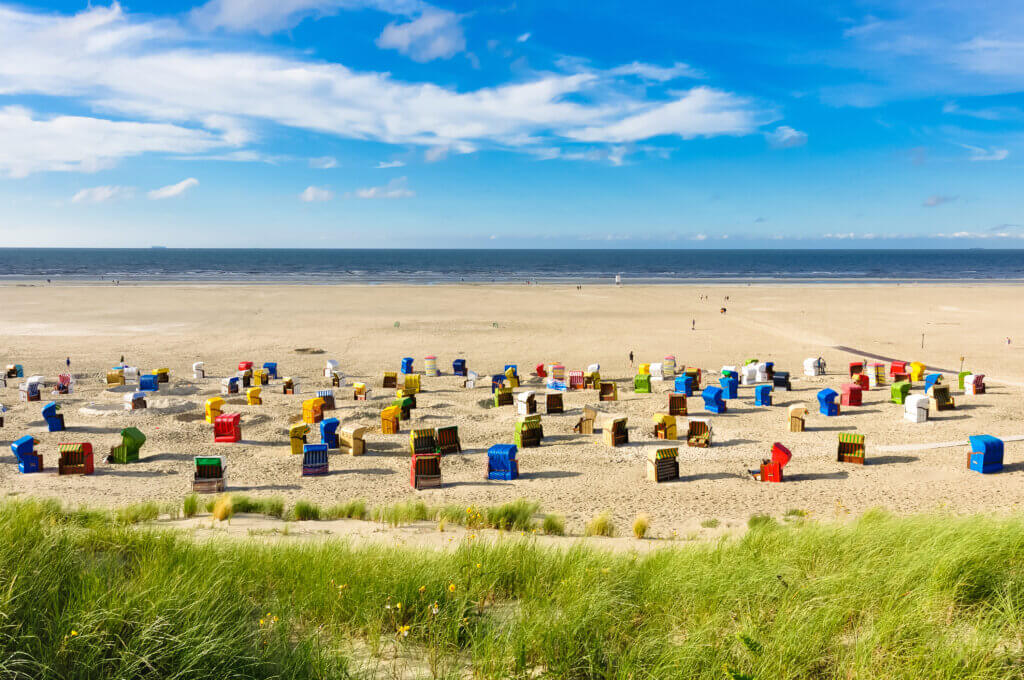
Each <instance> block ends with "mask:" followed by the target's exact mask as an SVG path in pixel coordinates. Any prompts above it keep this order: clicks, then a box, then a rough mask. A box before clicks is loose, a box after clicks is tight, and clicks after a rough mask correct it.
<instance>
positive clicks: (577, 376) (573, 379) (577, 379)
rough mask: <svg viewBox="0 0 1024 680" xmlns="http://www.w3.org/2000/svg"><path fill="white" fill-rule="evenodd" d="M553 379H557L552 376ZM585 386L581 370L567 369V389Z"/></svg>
mask: <svg viewBox="0 0 1024 680" xmlns="http://www.w3.org/2000/svg"><path fill="white" fill-rule="evenodd" d="M552 379H553V380H558V378H555V377H554V376H552ZM586 386H587V382H586V379H585V378H584V377H583V371H569V389H570V390H582V389H584V388H585V387H586Z"/></svg>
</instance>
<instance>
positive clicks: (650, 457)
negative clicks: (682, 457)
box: [647, 447, 679, 484]
mask: <svg viewBox="0 0 1024 680" xmlns="http://www.w3.org/2000/svg"><path fill="white" fill-rule="evenodd" d="M647 479H649V480H650V481H652V482H655V483H656V484H661V483H662V482H671V481H672V480H674V479H679V449H678V448H677V447H670V448H652V449H650V450H649V451H648V452H647Z"/></svg>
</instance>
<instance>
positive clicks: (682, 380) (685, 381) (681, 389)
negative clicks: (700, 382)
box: [673, 375, 693, 397]
mask: <svg viewBox="0 0 1024 680" xmlns="http://www.w3.org/2000/svg"><path fill="white" fill-rule="evenodd" d="M673 389H675V391H676V392H678V393H680V394H683V395H685V396H687V397H692V396H693V378H692V377H691V376H688V375H680V376H677V377H676V380H675V383H673Z"/></svg>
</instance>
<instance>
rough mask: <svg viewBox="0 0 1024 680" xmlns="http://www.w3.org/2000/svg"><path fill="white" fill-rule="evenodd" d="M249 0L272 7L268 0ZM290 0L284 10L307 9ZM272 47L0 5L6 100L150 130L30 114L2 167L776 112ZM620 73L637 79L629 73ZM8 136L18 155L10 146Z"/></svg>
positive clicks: (459, 145) (122, 19)
mask: <svg viewBox="0 0 1024 680" xmlns="http://www.w3.org/2000/svg"><path fill="white" fill-rule="evenodd" d="M382 1H383V0H382ZM252 2H253V3H255V4H257V5H259V7H260V8H265V7H266V3H264V2H263V0H252ZM296 2H298V0H295V2H292V1H291V0H282V1H281V3H280V5H281V8H282V9H286V8H288V7H291V8H294V7H297V6H299V5H302V7H306V8H308V7H309V6H310V5H309V4H308V3H306V4H302V3H301V2H298V4H296ZM228 5H230V6H231V7H233V8H235V9H237V8H239V7H243V6H244V3H243V4H242V5H240V4H238V2H235V1H232V2H227V0H222V2H221V3H220V6H222V9H223V8H224V7H227V6H228ZM209 6H210V5H207V6H204V7H209ZM318 6H319V5H318ZM417 7H422V5H417ZM396 11H397V10H396ZM411 11H414V12H415V11H419V10H416V9H415V8H413V10H411ZM437 12H442V13H443V11H441V10H437V11H436V12H435V11H434V10H430V11H428V10H422V15H420V18H423V17H426V16H428V15H430V16H431V17H433V19H432V20H433V21H435V22H437V21H439V22H440V23H439V24H436V25H441V26H448V27H449V29H451V30H452V31H454V30H455V29H453V28H452V26H453V24H452V21H454V19H452V17H448V18H444V17H441V19H438V16H437ZM286 14H287V13H286ZM449 14H450V13H449ZM231 16H237V17H242V16H243V15H242V14H232V15H231ZM287 16H291V14H287ZM452 16H454V15H452ZM225 21H226V20H225ZM416 21H418V19H414V20H413V21H412V22H409V23H415V22H416ZM427 23H429V22H427ZM218 25H220V24H218ZM224 25H225V26H228V25H231V26H234V24H224ZM401 26H406V24H402V25H401ZM421 26H423V24H421ZM395 30H396V31H397V33H395V32H393V36H392V38H393V41H394V42H393V43H390V42H389V41H386V42H389V44H394V45H395V46H396V48H397V47H401V49H408V50H409V52H410V54H413V53H415V54H413V56H414V58H427V57H428V56H430V55H434V56H443V55H444V54H448V53H450V52H451V50H452V49H454V47H453V45H454V43H453V40H454V42H455V43H457V42H459V41H461V40H462V38H461V30H460V31H459V32H458V37H457V38H452V37H451V36H452V35H454V33H451V34H450V35H449V37H448V38H442V39H439V40H434V39H433V38H429V39H428V38H426V36H427V35H428V33H429V31H427V32H424V31H421V30H419V29H415V30H414V29H412V28H409V27H406V28H402V29H401V30H398V29H397V28H396V29H395ZM399 36H404V38H400V37H399ZM406 38H407V39H408V40H406ZM263 49H264V51H262V52H260V51H256V50H255V49H252V48H250V49H248V50H244V51H243V50H240V49H238V48H237V43H236V42H235V41H226V42H223V43H221V42H217V41H216V40H214V39H212V38H211V39H209V40H208V41H207V42H206V43H204V44H202V45H201V46H200V47H197V46H196V43H195V42H194V41H193V40H192V39H190V38H189V36H188V34H187V32H185V31H184V30H183V28H182V27H181V26H180V25H178V24H176V23H174V22H173V21H170V20H149V19H145V18H136V17H133V16H129V15H128V14H126V13H125V12H124V11H123V10H122V9H121V8H120V7H119V6H117V5H113V6H111V7H110V8H90V9H86V10H83V11H82V12H80V13H79V14H76V15H73V16H69V15H61V14H50V13H47V14H38V13H33V12H28V11H23V10H16V9H10V8H7V7H5V6H2V5H0V96H3V95H8V96H13V95H38V96H41V97H56V98H65V99H70V100H72V101H73V102H74V103H75V104H76V105H77V106H84V107H90V106H91V107H93V108H94V109H96V110H98V111H102V112H104V113H105V114H113V115H116V116H118V117H122V118H125V117H136V118H141V119H144V120H146V121H154V122H125V121H113V120H106V119H100V118H74V119H68V120H66V121H65V119H63V118H62V119H59V120H62V121H64V122H62V123H61V125H65V124H70V123H71V121H78V123H77V124H76V125H74V126H72V127H74V129H73V130H71V131H58V132H59V134H58V135H57V136H56V137H55V138H53V139H54V141H53V142H52V143H50V142H49V141H48V139H50V138H51V137H52V135H50V134H49V132H50V130H51V129H53V128H56V127H60V126H57V125H52V126H44V125H43V121H35V122H36V123H38V125H39V126H41V127H46V128H47V130H46V131H43V130H37V131H35V133H34V134H33V135H32V136H31V139H32V140H34V141H32V142H26V143H21V142H19V137H24V135H22V134H21V130H20V129H17V130H15V131H13V132H10V133H9V134H8V136H6V137H2V138H0V171H6V172H7V173H8V174H27V173H28V172H35V171H38V170H47V169H65V170H72V169H74V170H89V169H97V168H100V167H110V166H112V165H114V164H115V163H116V162H117V160H118V159H120V158H123V157H125V156H130V155H135V154H139V153H145V152H147V151H164V152H168V153H175V154H202V153H209V152H211V151H219V152H220V153H218V154H217V155H212V154H211V156H209V158H211V159H213V158H220V159H223V160H246V159H247V158H246V155H247V154H248V159H251V160H266V159H267V157H266V156H264V155H261V154H259V153H258V152H255V151H252V150H249V149H235V150H233V151H222V148H223V147H231V146H235V147H237V146H239V145H241V144H245V143H248V142H249V141H251V140H252V139H254V135H253V132H252V130H265V129H272V128H271V126H274V125H277V126H285V127H290V128H296V129H301V130H304V131H310V132H315V133H321V134H329V135H334V136H337V137H342V138H348V139H359V140H369V141H375V142H383V143H387V144H400V145H407V146H408V145H411V146H419V147H421V148H427V149H438V150H436V151H433V152H432V154H431V155H435V156H436V155H442V154H443V153H444V152H443V151H441V150H440V149H442V148H445V149H450V150H451V151H454V152H457V153H468V152H470V151H473V150H476V149H479V148H505V149H518V150H522V151H526V152H532V151H533V150H535V149H538V148H545V147H551V146H555V145H557V144H562V143H565V142H570V141H583V142H591V143H602V144H605V143H607V144H623V143H627V142H633V141H638V140H643V139H649V138H652V137H657V136H662V135H677V136H679V137H682V138H687V139H688V138H692V137H697V136H707V137H711V136H717V135H743V134H750V133H752V132H755V131H756V130H757V128H758V127H760V126H761V125H763V124H765V123H766V122H770V120H772V118H773V116H772V115H771V114H770V113H768V112H765V111H763V110H762V109H761V107H759V106H758V105H756V104H755V103H754V102H752V101H750V100H748V99H746V98H743V97H740V96H737V95H734V94H732V93H728V92H724V91H720V90H716V89H713V88H710V87H701V88H694V89H691V90H688V91H683V92H670V93H667V94H657V95H655V96H654V98H651V97H649V96H648V94H647V93H646V91H645V89H644V88H639V89H638V88H637V87H636V84H635V83H632V82H629V78H630V76H626V75H622V74H618V75H616V74H614V73H612V72H610V71H595V70H589V71H582V72H573V73H551V72H545V73H533V74H529V75H527V76H526V77H525V78H523V79H522V80H520V81H517V82H513V83H507V84H500V85H496V86H493V87H484V88H479V89H475V90H457V89H455V88H452V87H442V86H439V85H435V84H432V83H429V82H426V83H425V82H404V81H400V80H396V79H395V78H393V77H392V76H391V75H390V74H387V73H375V72H358V71H353V70H351V69H349V68H347V67H345V66H343V65H341V64H338V63H332V62H325V61H319V60H315V59H313V58H311V57H307V56H303V55H297V54H295V53H293V52H278V51H277V49H276V48H274V47H269V46H268V47H264V48H263ZM626 68H627V70H630V71H636V69H635V68H634V66H633V65H629V66H628V67H626ZM672 68H675V67H672ZM21 117H22V118H23V119H25V120H27V121H28V122H25V121H23V124H22V125H21V126H20V127H25V126H27V125H28V124H29V122H33V121H32V119H31V117H30V115H29V114H27V113H25V114H24V115H22V116H21ZM55 120H56V119H55ZM84 121H92V125H94V126H103V127H104V128H106V129H109V131H110V135H105V134H92V133H90V131H88V130H83V129H81V128H82V127H85V123H84ZM93 132H95V131H93ZM3 134H4V132H3V131H2V130H0V135H3ZM90 134H91V136H90ZM93 137H95V139H93ZM122 137H123V139H122ZM8 139H10V140H12V141H13V146H12V145H9V144H4V142H5V141H7V140H8ZM110 139H113V140H114V142H115V143H114V144H109V143H108V141H109V140H110ZM37 142H41V144H40V143H37ZM12 149H13V150H12ZM83 150H84V151H86V152H87V153H83ZM51 156H52V157H51ZM15 165H17V166H18V167H17V168H15V167H13V166H15Z"/></svg>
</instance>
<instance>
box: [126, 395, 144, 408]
mask: <svg viewBox="0 0 1024 680" xmlns="http://www.w3.org/2000/svg"><path fill="white" fill-rule="evenodd" d="M146 406H147V404H146V393H145V392H131V393H129V394H126V395H124V410H125V411H137V410H139V409H144V408H146Z"/></svg>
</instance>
